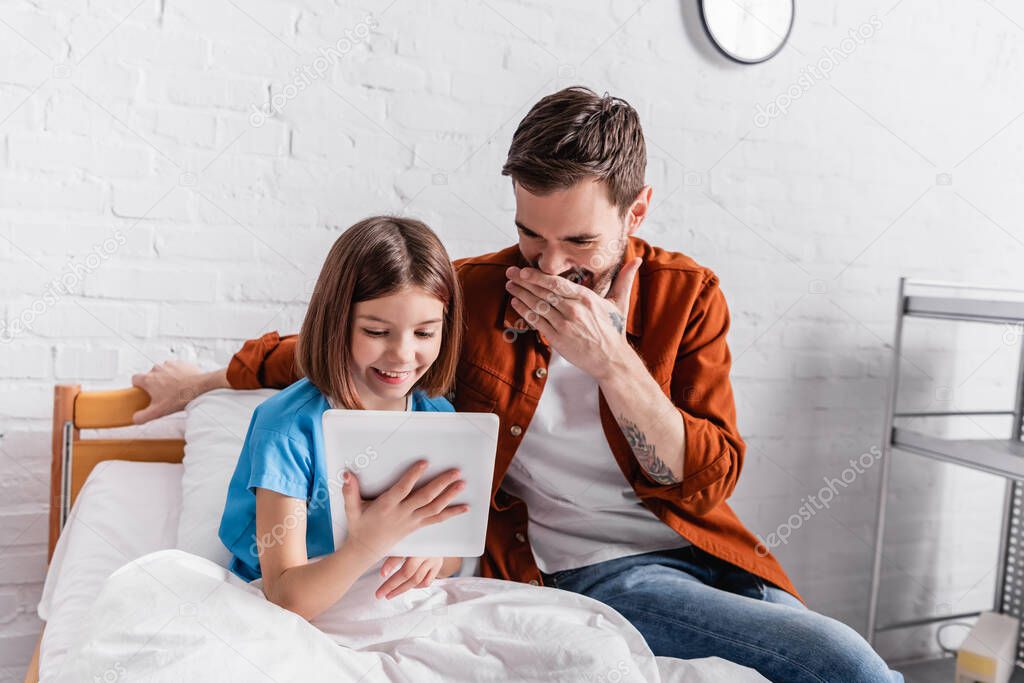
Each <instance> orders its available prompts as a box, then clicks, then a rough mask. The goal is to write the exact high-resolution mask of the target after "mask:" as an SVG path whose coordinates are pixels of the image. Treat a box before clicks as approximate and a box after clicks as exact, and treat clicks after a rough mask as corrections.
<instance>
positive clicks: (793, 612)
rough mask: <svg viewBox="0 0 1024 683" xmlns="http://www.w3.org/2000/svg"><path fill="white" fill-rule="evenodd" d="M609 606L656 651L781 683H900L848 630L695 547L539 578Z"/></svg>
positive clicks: (853, 632) (654, 553) (882, 662)
mask: <svg viewBox="0 0 1024 683" xmlns="http://www.w3.org/2000/svg"><path fill="white" fill-rule="evenodd" d="M544 584H545V585H547V586H551V587H554V588H561V589H562V590H567V591H572V592H573V593H581V594H583V595H586V596H588V597H591V598H594V599H595V600H600V601H601V602H603V603H605V604H606V605H609V606H611V607H613V608H614V609H615V610H617V611H618V612H619V613H620V614H622V615H623V616H624V617H626V619H628V620H629V621H630V622H631V623H632V624H633V626H635V627H636V629H637V630H638V631H640V633H641V634H643V636H644V639H645V640H646V641H647V644H648V645H649V646H650V648H651V650H652V651H653V652H654V654H655V655H659V656H664V657H678V658H680V659H697V658H700V657H721V658H722V659H726V660H728V661H730V662H735V663H737V664H742V665H743V666H746V667H750V668H751V669H754V670H756V671H758V672H759V673H760V674H761V675H762V676H764V677H765V678H767V679H769V680H771V681H784V682H785V683H869V682H870V683H881V682H882V681H885V682H886V683H902V681H903V676H902V675H901V674H899V673H897V672H895V671H890V670H889V667H888V666H886V664H885V662H884V661H883V660H882V658H881V657H879V656H878V655H877V654H876V653H875V652H874V650H872V649H871V646H870V645H868V643H867V641H865V640H864V639H863V638H861V636H860V635H859V634H858V633H857V632H856V631H854V630H853V629H852V628H850V627H849V626H847V625H845V624H843V623H842V622H839V621H837V620H835V619H831V618H829V617H826V616H824V615H822V614H818V613H817V612H812V611H811V610H809V609H807V608H806V607H804V605H803V603H801V602H800V601H799V600H797V599H796V598H794V597H793V596H792V595H790V594H789V593H787V592H785V591H784V590H782V589H781V588H778V587H776V586H774V585H772V584H770V583H767V582H765V581H764V580H762V579H761V578H759V577H757V576H754V575H753V574H751V573H749V572H747V571H745V570H743V569H740V568H739V567H736V566H734V565H732V564H729V563H728V562H725V561H723V560H720V559H718V558H717V557H714V556H713V555H710V554H708V553H706V552H704V551H703V550H701V549H699V548H697V547H695V546H687V547H685V548H679V549H676V550H663V551H658V552H653V553H644V554H642V555H633V556H631V557H621V558H618V559H615V560H609V561H607V562H600V563H598V564H592V565H589V566H586V567H580V568H578V569H568V570H566V571H561V572H555V573H554V574H544Z"/></svg>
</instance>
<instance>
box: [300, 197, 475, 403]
mask: <svg viewBox="0 0 1024 683" xmlns="http://www.w3.org/2000/svg"><path fill="white" fill-rule="evenodd" d="M405 287H421V288H423V289H425V290H426V291H428V292H430V293H431V294H433V295H434V296H436V297H437V298H438V299H439V300H440V301H441V302H443V303H444V307H445V310H444V323H443V327H442V331H441V351H440V353H439V354H438V357H437V360H435V361H434V363H433V365H431V366H430V368H429V369H428V370H427V371H426V372H425V373H424V374H423V377H421V378H420V379H419V381H418V382H416V385H415V387H414V388H416V389H421V390H423V391H425V392H426V393H427V394H429V395H430V396H439V395H441V394H444V393H446V392H447V391H448V390H449V388H450V387H451V385H452V382H453V381H454V379H455V365H456V363H457V361H458V356H459V348H460V347H461V345H462V290H461V288H460V287H459V281H458V278H457V277H456V275H455V269H454V268H453V267H452V263H451V260H450V259H449V258H448V252H447V251H445V248H444V245H442V244H441V240H439V239H438V237H437V235H435V234H434V232H433V231H432V230H431V229H430V228H428V227H427V226H426V225H425V224H424V223H422V222H420V221H417V220H413V219H410V218H399V217H396V216H374V217H372V218H367V219H365V220H362V221H359V222H358V223H356V224H355V225H353V226H352V227H351V228H349V229H348V230H346V231H345V232H344V233H342V235H341V237H339V238H338V239H337V241H336V242H335V243H334V246H333V247H331V251H330V252H329V253H328V254H327V259H326V260H325V261H324V266H323V269H322V270H321V271H320V277H319V278H317V281H316V287H315V289H314V290H313V296H312V297H311V298H310V300H309V308H308V309H307V310H306V317H305V319H304V320H303V322H302V330H301V331H300V332H299V339H298V344H297V347H296V351H295V360H296V363H297V364H298V367H299V370H300V372H304V373H305V375H306V377H308V378H309V381H310V382H312V383H313V385H314V386H316V388H317V389H319V390H320V391H321V392H322V393H323V394H324V395H325V396H329V397H331V398H333V399H334V400H335V401H337V402H338V403H339V404H340V405H342V406H344V407H345V408H362V407H363V405H362V403H361V402H360V400H359V394H358V393H357V391H356V387H355V384H354V383H353V382H352V374H351V366H352V351H351V342H352V316H353V314H354V312H355V305H356V304H357V303H359V302H360V301H368V300H370V299H376V298H379V297H382V296H388V295H390V294H394V293H395V292H398V291H399V290H401V289H404V288H405Z"/></svg>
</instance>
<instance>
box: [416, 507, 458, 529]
mask: <svg viewBox="0 0 1024 683" xmlns="http://www.w3.org/2000/svg"><path fill="white" fill-rule="evenodd" d="M466 512H469V506H468V505H452V506H451V507H449V508H445V509H444V510H441V511H440V512H439V513H437V514H436V515H432V516H430V517H426V518H425V519H423V520H421V521H420V524H421V525H422V526H428V525H430V524H437V523H438V522H443V521H445V520H447V519H451V518H452V517H455V516H457V515H461V514H465V513H466Z"/></svg>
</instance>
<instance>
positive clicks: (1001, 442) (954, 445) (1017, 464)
mask: <svg viewBox="0 0 1024 683" xmlns="http://www.w3.org/2000/svg"><path fill="white" fill-rule="evenodd" d="M892 447H893V448H898V449H900V450H904V451H910V452H911V453H917V454H918V455H923V456H925V457H928V458H935V459H936V460H944V461H945V462H951V463H953V464H954V465H962V466H964V467H970V468H971V469H975V470H981V471H983V472H988V473H990V474H995V475H998V476H1000V477H1006V478H1007V479H1014V480H1017V481H1024V442H1021V441H1014V440H1012V439H942V438H939V437H935V436H930V435H928V434H922V433H921V432H916V431H913V430H910V429H898V428H897V429H893V430H892Z"/></svg>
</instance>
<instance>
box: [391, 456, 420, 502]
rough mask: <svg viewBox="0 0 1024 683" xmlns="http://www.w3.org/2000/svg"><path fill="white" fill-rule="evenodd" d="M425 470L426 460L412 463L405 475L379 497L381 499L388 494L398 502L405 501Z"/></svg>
mask: <svg viewBox="0 0 1024 683" xmlns="http://www.w3.org/2000/svg"><path fill="white" fill-rule="evenodd" d="M426 468H427V461H426V460H420V461H418V462H415V463H413V464H412V465H411V466H410V467H409V469H407V470H406V471H405V474H403V475H402V478H401V479H399V480H398V482H397V483H396V484H395V485H394V486H392V487H391V488H389V489H388V490H387V491H385V492H384V493H383V494H381V496H380V497H381V498H383V497H384V496H387V495H389V494H390V495H391V496H394V497H395V498H397V499H398V500H403V499H405V498H406V497H408V495H409V493H410V492H412V489H413V487H414V486H416V482H417V481H419V478H420V476H422V474H423V470H425V469H426Z"/></svg>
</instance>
